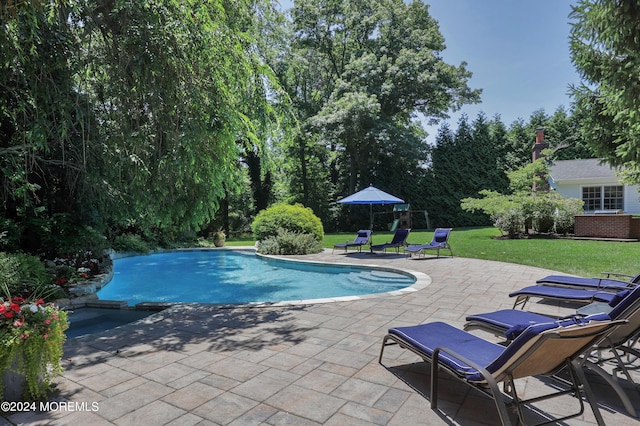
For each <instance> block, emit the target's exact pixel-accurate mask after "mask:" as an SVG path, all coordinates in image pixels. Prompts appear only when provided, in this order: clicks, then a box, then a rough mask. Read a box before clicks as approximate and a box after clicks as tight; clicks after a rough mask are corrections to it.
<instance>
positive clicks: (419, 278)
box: [94, 246, 431, 309]
mask: <svg viewBox="0 0 640 426" xmlns="http://www.w3.org/2000/svg"><path fill="white" fill-rule="evenodd" d="M208 250H230V251H253V252H255V254H256V256H258V257H262V258H265V259H272V260H274V261H278V262H285V263H286V262H291V263H303V264H305V263H306V264H313V265H328V266H332V267H333V266H338V267H352V268H353V267H356V268H363V269H373V270H377V271H387V272H395V273H400V274H403V275H407V276H411V277H413V278H415V282H414V283H413V284H412V285H410V286H408V287H404V288H401V289H398V290H393V291H388V292H382V293H369V294H363V295H358V296H340V297H329V298H319V299H302V300H287V301H281V302H246V303H234V304H229V303H203V304H207V305H220V306H232V307H239V306H251V307H267V306H288V305H309V304H319V303H334V302H348V301H354V300H363V299H372V298H378V297H384V296H401V295H405V294H408V293H413V292H416V291H419V290H422V289H424V288H426V287H428V286H429V285H430V284H431V277H429V275H427V274H425V273H423V272H418V271H414V270H410V269H406V268H401V267H396V266H393V267H390V266H381V265H375V264H369V263H365V264H363V263H349V262H331V263H330V262H327V261H320V260H309V259H294V258H288V257H285V256H273V255H265V254H260V253H258V252H257V251H256V248H255V247H253V246H227V247H190V248H182V249H172V250H161V251H158V253H160V252H179V251H208ZM154 253H155V252H154ZM322 253H328V252H327V251H326V250H325V251H323V252H322ZM136 255H139V254H133V253H121V254H116V255H115V256H113V255H112V259H116V258H120V257H129V256H136ZM112 276H113V275H112V274H111V277H112ZM111 277H110V278H111ZM109 281H110V279H109V280H108V281H106V282H103V283H102V285H101V286H100V288H101V287H102V286H104V285H107V284H108V283H109ZM94 288H95V287H94ZM96 290H97V289H96ZM96 290H94V291H96ZM94 296H95V293H94ZM98 302H99V303H110V302H111V303H113V302H122V301H111V300H103V299H98ZM124 302H125V303H126V301H124ZM185 304H192V302H170V303H169V302H140V303H138V304H136V305H135V306H141V307H145V309H146V308H149V306H150V305H153V306H155V305H162V306H163V307H165V308H166V307H167V306H170V305H185ZM153 306H151V307H153Z"/></svg>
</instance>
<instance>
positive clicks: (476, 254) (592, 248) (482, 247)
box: [227, 228, 640, 277]
mask: <svg viewBox="0 0 640 426" xmlns="http://www.w3.org/2000/svg"><path fill="white" fill-rule="evenodd" d="M392 235H393V234H392V233H391V232H375V233H374V234H373V241H374V244H381V243H384V242H387V241H391V238H392ZM432 235H433V232H427V231H411V235H409V242H410V243H416V244H422V243H426V242H429V241H431V237H432ZM498 235H500V231H499V230H497V229H495V228H460V229H454V230H453V231H452V233H451V237H450V239H449V242H450V243H451V246H452V247H453V253H454V255H456V256H460V257H471V258H478V259H489V260H499V261H502V262H510V263H518V264H523V265H531V266H539V267H543V268H549V269H553V270H556V271H560V272H565V273H568V274H576V275H581V276H586V277H595V276H599V275H600V273H601V272H603V271H610V272H620V273H626V274H632V275H635V274H638V273H639V272H640V271H639V270H638V269H639V263H640V262H638V254H640V243H623V242H613V241H584V240H570V239H531V240H498V239H494V238H492V237H495V236H498ZM354 236H355V232H353V233H341V234H327V235H325V237H324V242H323V244H324V246H325V247H327V248H332V247H333V245H334V244H335V243H343V242H345V241H351V240H353V238H354ZM253 244H254V241H253V240H251V239H234V240H233V241H228V240H227V245H253Z"/></svg>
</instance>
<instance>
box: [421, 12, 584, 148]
mask: <svg viewBox="0 0 640 426" xmlns="http://www.w3.org/2000/svg"><path fill="white" fill-rule="evenodd" d="M427 3H428V4H430V5H431V6H430V8H429V13H430V14H431V16H432V17H433V18H434V19H436V20H437V21H438V22H439V24H440V32H441V33H442V35H443V36H444V38H445V40H446V45H447V49H446V50H445V51H444V52H443V53H442V56H443V58H444V60H445V62H447V63H450V64H455V65H457V64H459V63H460V62H461V61H466V62H467V69H468V70H470V71H471V72H473V77H472V78H471V80H470V82H469V86H470V87H472V88H474V89H475V88H481V89H483V93H482V103H480V104H474V105H467V106H464V107H463V108H462V112H464V113H466V114H467V115H468V116H469V120H474V119H475V118H476V117H477V115H478V113H479V112H480V111H483V112H484V113H485V114H486V115H487V117H488V118H492V117H493V116H494V115H495V114H500V117H501V120H502V122H503V123H505V124H506V125H507V126H509V125H510V124H511V123H512V122H513V121H514V120H516V119H518V118H522V119H524V120H525V121H528V119H529V116H530V115H531V113H533V112H534V111H536V110H538V109H541V108H542V109H544V110H545V111H546V113H547V114H552V113H553V112H554V111H555V110H556V108H557V107H559V106H560V105H563V106H564V107H565V108H567V109H569V108H570V106H571V98H570V97H569V95H568V91H569V85H570V84H578V83H579V82H580V79H579V76H578V74H577V73H576V71H575V69H574V67H573V65H572V63H571V56H570V53H569V32H570V30H571V26H570V24H569V18H568V15H569V13H570V12H571V4H572V3H575V2H571V1H569V0H528V1H514V0H430V1H427ZM460 114H461V113H455V114H451V119H450V120H447V121H448V122H449V123H450V124H451V127H452V128H453V129H455V128H456V122H457V121H458V118H459V117H460ZM437 128H438V126H435V127H428V128H427V129H428V130H429V132H430V133H431V135H430V137H429V140H433V138H434V136H435V132H436V131H437Z"/></svg>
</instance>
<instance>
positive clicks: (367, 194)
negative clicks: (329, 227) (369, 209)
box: [338, 185, 404, 204]
mask: <svg viewBox="0 0 640 426" xmlns="http://www.w3.org/2000/svg"><path fill="white" fill-rule="evenodd" d="M338 203H341V204H397V203H404V200H402V199H400V198H398V197H396V196H393V195H391V194H388V193H386V192H384V191H382V190H380V189H378V188H376V187H375V186H373V185H370V186H369V187H368V188H365V189H363V190H362V191H358V192H356V193H355V194H351V195H349V196H348V197H345V198H343V199H342V200H338Z"/></svg>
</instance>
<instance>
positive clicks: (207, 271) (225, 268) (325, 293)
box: [98, 250, 415, 306]
mask: <svg viewBox="0 0 640 426" xmlns="http://www.w3.org/2000/svg"><path fill="white" fill-rule="evenodd" d="M113 270H114V277H113V280H112V281H111V282H110V283H109V284H107V285H106V286H105V287H103V288H102V289H101V290H100V291H98V298H99V299H101V300H126V301H127V303H128V304H129V305H130V306H133V305H136V304H138V303H141V302H200V303H248V302H278V301H292V300H305V299H319V298H333V297H341V296H357V295H364V294H371V293H383V292H387V291H393V290H398V289H401V288H405V287H408V286H410V285H412V284H413V283H414V282H415V277H413V276H411V275H408V274H407V275H405V274H401V273H395V272H389V271H386V270H384V271H383V270H375V269H370V268H358V267H350V266H338V265H335V266H332V265H318V264H311V263H300V262H288V261H283V260H278V259H264V258H261V257H259V256H256V255H255V254H254V253H253V252H252V251H235V250H194V251H177V252H169V253H161V254H153V255H149V256H135V257H127V258H122V259H116V260H115V261H114V268H113Z"/></svg>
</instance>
